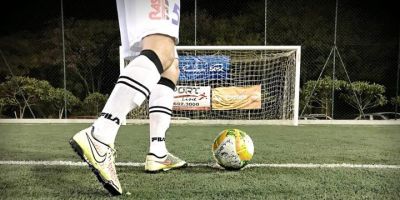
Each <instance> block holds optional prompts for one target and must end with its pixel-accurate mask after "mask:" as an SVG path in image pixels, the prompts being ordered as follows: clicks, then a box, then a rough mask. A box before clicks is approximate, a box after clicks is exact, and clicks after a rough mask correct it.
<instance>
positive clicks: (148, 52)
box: [140, 49, 164, 74]
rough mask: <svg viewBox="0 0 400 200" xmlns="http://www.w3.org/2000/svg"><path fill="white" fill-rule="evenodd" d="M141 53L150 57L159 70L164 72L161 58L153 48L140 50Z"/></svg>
mask: <svg viewBox="0 0 400 200" xmlns="http://www.w3.org/2000/svg"><path fill="white" fill-rule="evenodd" d="M140 55H143V56H146V57H147V58H148V59H150V60H151V61H152V62H153V63H154V65H155V66H156V67H157V70H158V72H159V73H160V74H162V73H163V72H164V68H163V66H162V64H161V60H160V58H159V57H158V56H157V54H156V52H154V51H153V50H151V49H144V50H142V51H141V52H140Z"/></svg>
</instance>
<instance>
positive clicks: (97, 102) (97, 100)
mask: <svg viewBox="0 0 400 200" xmlns="http://www.w3.org/2000/svg"><path fill="white" fill-rule="evenodd" d="M106 101H107V96H106V95H104V94H100V93H98V92H94V93H91V94H89V95H88V96H87V97H86V98H85V100H83V106H84V108H85V110H86V111H87V114H89V115H94V116H97V115H99V114H100V112H101V109H103V107H104V105H105V104H106Z"/></svg>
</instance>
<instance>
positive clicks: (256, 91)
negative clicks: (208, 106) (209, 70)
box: [212, 85, 261, 110]
mask: <svg viewBox="0 0 400 200" xmlns="http://www.w3.org/2000/svg"><path fill="white" fill-rule="evenodd" d="M260 108H261V85H254V86H250V87H219V88H214V89H213V90H212V109H213V110H233V109H260Z"/></svg>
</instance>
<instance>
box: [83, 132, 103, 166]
mask: <svg viewBox="0 0 400 200" xmlns="http://www.w3.org/2000/svg"><path fill="white" fill-rule="evenodd" d="M86 137H87V139H88V141H89V147H90V151H91V152H92V155H93V158H94V159H95V160H96V162H98V163H102V162H104V161H105V160H106V158H107V157H106V156H107V153H105V154H104V155H100V154H99V152H98V151H97V149H96V147H95V146H94V143H93V141H92V139H91V138H90V137H89V135H88V133H86ZM93 149H94V150H93Z"/></svg>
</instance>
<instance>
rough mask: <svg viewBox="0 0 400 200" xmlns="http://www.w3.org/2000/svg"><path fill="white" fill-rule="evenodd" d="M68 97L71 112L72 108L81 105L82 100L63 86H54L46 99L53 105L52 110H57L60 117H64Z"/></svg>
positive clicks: (68, 106)
mask: <svg viewBox="0 0 400 200" xmlns="http://www.w3.org/2000/svg"><path fill="white" fill-rule="evenodd" d="M64 98H65V99H66V103H67V104H66V107H67V109H68V111H69V112H71V111H72V108H73V107H75V106H77V105H79V104H80V103H81V102H80V100H79V99H78V98H77V97H75V96H74V95H73V94H72V93H71V92H70V91H68V90H64V89H62V88H52V89H50V91H49V94H48V96H47V97H46V101H47V102H49V104H50V105H51V108H52V109H50V110H51V111H54V110H56V111H57V114H58V118H59V119H62V115H63V112H64V109H65V100H64Z"/></svg>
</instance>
